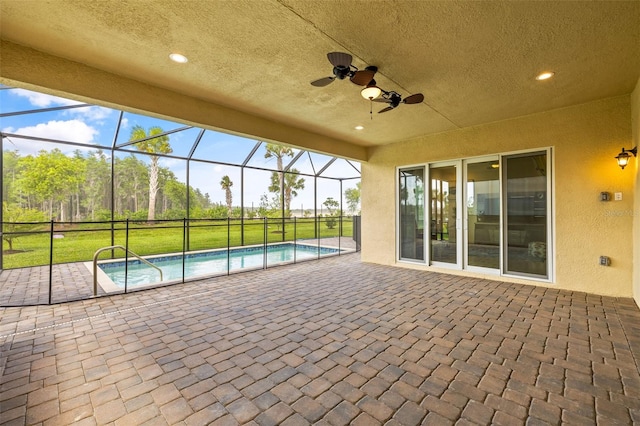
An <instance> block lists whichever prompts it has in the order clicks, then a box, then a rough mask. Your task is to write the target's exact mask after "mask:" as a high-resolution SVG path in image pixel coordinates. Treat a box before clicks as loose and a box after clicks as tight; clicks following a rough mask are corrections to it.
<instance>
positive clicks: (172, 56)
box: [169, 53, 188, 64]
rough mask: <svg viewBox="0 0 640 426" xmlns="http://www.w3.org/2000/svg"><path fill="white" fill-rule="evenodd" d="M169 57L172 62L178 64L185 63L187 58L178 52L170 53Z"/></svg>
mask: <svg viewBox="0 0 640 426" xmlns="http://www.w3.org/2000/svg"><path fill="white" fill-rule="evenodd" d="M169 59H171V60H172V61H173V62H177V63H179V64H186V63H187V61H188V59H187V57H186V56H184V55H181V54H179V53H172V54H170V55H169Z"/></svg>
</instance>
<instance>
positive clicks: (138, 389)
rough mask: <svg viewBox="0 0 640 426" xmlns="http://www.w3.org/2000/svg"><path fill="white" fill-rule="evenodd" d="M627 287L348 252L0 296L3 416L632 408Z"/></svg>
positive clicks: (249, 417)
mask: <svg viewBox="0 0 640 426" xmlns="http://www.w3.org/2000/svg"><path fill="white" fill-rule="evenodd" d="M638 324H640V310H638V308H637V307H636V306H635V304H634V302H633V301H632V300H630V299H620V298H610V297H600V296H595V295H589V294H585V293H572V292H566V291H560V290H555V289H545V288H541V287H533V286H523V285H516V284H510V283H501V282H493V281H489V280H482V279H474V278H468V277H456V276H450V275H441V274H436V273H431V272H424V271H415V270H407V269H401V268H394V267H385V266H379V265H371V264H364V263H360V262H359V259H358V255H348V256H341V257H336V258H332V259H325V260H323V261H322V262H305V263H301V264H297V265H292V266H286V267H280V268H273V269H269V270H267V271H255V272H248V273H243V274H238V275H232V276H228V277H219V278H216V279H209V280H203V281H199V282H194V283H189V284H185V285H177V286H172V287H166V288H157V289H152V290H148V291H144V292H137V293H132V294H128V295H115V296H110V297H105V298H101V299H94V300H90V301H82V302H72V303H68V304H64V305H53V306H46V307H42V306H41V307H24V308H4V309H1V310H0V332H1V333H0V349H1V355H0V378H1V384H0V413H2V415H1V419H2V421H1V422H0V423H7V424H41V423H42V424H52V425H56V424H69V423H71V422H79V423H81V424H96V423H97V424H106V423H113V424H116V425H135V424H143V423H146V424H188V425H199V424H209V423H210V424H221V425H222V424H245V423H246V424H257V425H276V424H282V425H305V424H310V423H317V424H324V425H338V424H349V423H351V424H354V425H358V424H363V425H375V424H385V425H389V426H391V425H412V424H416V425H417V424H436V425H441V424H454V423H456V422H457V423H458V424H507V425H508V424H525V423H529V424H560V423H568V424H589V423H591V424H593V423H597V422H599V423H602V424H631V423H633V422H640V409H639V407H640V370H639V368H638V360H640V326H638Z"/></svg>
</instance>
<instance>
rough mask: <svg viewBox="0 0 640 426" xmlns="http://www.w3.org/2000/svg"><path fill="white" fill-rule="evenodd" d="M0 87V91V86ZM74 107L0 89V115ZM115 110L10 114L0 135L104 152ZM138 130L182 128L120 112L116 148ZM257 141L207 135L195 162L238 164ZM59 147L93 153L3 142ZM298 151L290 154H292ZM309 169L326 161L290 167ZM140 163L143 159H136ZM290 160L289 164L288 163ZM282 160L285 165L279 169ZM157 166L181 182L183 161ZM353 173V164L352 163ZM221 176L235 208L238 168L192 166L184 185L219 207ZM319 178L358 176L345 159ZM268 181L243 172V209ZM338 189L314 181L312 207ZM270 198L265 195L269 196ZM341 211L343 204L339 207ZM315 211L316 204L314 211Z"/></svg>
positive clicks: (261, 161)
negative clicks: (231, 184)
mask: <svg viewBox="0 0 640 426" xmlns="http://www.w3.org/2000/svg"><path fill="white" fill-rule="evenodd" d="M1 87H4V86H1ZM78 104H80V103H79V102H76V101H73V100H69V99H64V98H59V97H55V96H50V95H46V94H43V93H38V92H33V91H28V90H24V89H16V88H11V89H6V90H0V113H2V114H6V113H11V112H20V111H30V110H40V109H46V108H55V107H61V106H70V105H78ZM119 116H120V111H117V110H113V109H110V108H104V107H100V106H88V107H80V108H72V109H65V110H57V111H49V112H37V113H32V114H23V115H15V116H9V117H2V118H0V129H1V130H2V132H3V133H13V134H20V135H29V136H34V137H40V138H47V139H54V140H60V141H71V142H76V143H82V144H91V145H99V146H104V147H105V148H108V147H110V146H111V145H112V143H113V138H114V135H115V132H116V128H117V123H118V119H119ZM136 125H140V126H142V127H143V128H145V129H148V128H150V127H152V126H160V127H161V128H162V129H163V130H165V131H169V130H173V129H179V128H182V127H184V125H183V124H181V123H176V122H171V121H166V120H160V119H156V118H153V117H146V116H142V115H138V114H132V113H127V112H125V113H124V114H123V118H122V122H121V126H120V132H119V134H118V140H117V143H118V144H119V143H123V142H126V141H128V140H129V136H130V133H131V129H132V128H133V127H134V126H136ZM199 132H200V129H195V128H194V129H189V130H185V131H181V132H177V133H173V134H172V135H170V144H171V147H172V149H173V154H174V155H177V156H183V157H186V156H187V155H188V153H189V151H190V150H191V148H192V146H193V142H194V141H195V139H196V137H197V135H198V134H199ZM256 143H257V140H253V139H248V138H243V137H238V136H234V135H230V134H225V133H220V132H213V131H207V132H205V135H204V137H203V139H202V140H201V142H200V144H199V145H198V148H197V149H196V151H195V154H194V159H195V158H205V159H211V160H215V161H220V162H223V163H233V164H238V163H241V162H242V161H244V159H245V158H246V156H247V155H248V154H249V153H250V152H251V150H252V149H253V147H254V146H255V144H256ZM56 147H57V148H59V149H60V150H61V151H63V152H65V153H67V154H71V153H73V151H75V150H77V149H80V150H83V151H84V150H91V149H93V148H82V147H78V146H72V145H61V144H51V143H48V142H38V141H33V140H27V139H21V138H17V137H11V138H9V139H5V145H4V149H5V150H7V149H9V150H14V149H15V150H18V151H19V153H20V154H21V155H28V154H37V152H38V151H40V150H43V149H45V150H51V149H53V148H56ZM298 152H299V150H297V149H294V154H297V153H298ZM116 155H117V156H120V157H122V156H126V155H129V154H128V153H125V152H116ZM309 156H310V157H311V159H312V160H311V161H313V166H315V169H316V171H318V170H319V169H320V168H321V167H323V166H324V165H325V164H327V162H328V161H329V160H330V159H331V157H329V156H326V155H322V154H316V153H309V154H308V155H307V154H305V155H303V156H302V157H301V158H300V159H299V160H298V161H297V162H296V163H295V165H294V167H295V168H296V169H298V170H300V171H301V172H306V173H313V166H312V162H311V161H310V160H309ZM138 158H140V159H142V160H143V161H146V160H147V157H146V156H138ZM289 160H290V159H289ZM286 163H287V161H285V164H286ZM160 164H161V165H162V166H163V167H167V168H169V169H171V170H172V171H173V173H175V175H176V176H177V178H178V180H180V181H181V182H186V161H185V160H181V159H174V158H161V159H160ZM248 164H249V165H252V166H255V167H262V168H269V169H274V168H276V163H275V159H273V158H272V159H265V158H264V146H261V147H260V149H259V150H258V151H257V152H256V153H255V154H254V156H253V157H252V158H251V160H250V162H249V163H248ZM353 164H354V165H355V166H356V167H357V168H358V169H359V167H360V166H359V164H358V163H355V162H354V163H353ZM224 175H229V177H230V178H231V180H232V181H233V182H234V184H235V185H234V187H233V188H232V190H233V195H234V205H239V204H240V169H239V168H238V167H230V166H225V165H222V164H220V165H218V164H209V163H201V162H197V161H193V162H192V163H191V168H190V183H191V185H192V186H193V187H196V188H199V189H200V191H202V192H203V193H208V194H209V195H210V197H211V200H212V201H214V202H222V203H224V200H225V195H224V191H223V190H222V189H221V188H220V185H219V182H220V180H221V178H222V176H224ZM323 175H325V176H332V177H355V176H358V172H357V171H356V170H354V168H353V167H352V166H351V165H349V164H348V163H347V162H346V161H345V160H342V159H338V160H337V161H336V162H334V163H333V164H332V165H331V166H329V167H328V168H327V170H326V172H325V173H323ZM305 180H306V182H305V189H304V190H302V191H300V194H299V195H298V197H296V198H295V199H294V200H293V202H292V206H291V208H292V209H299V208H304V209H312V208H313V198H314V191H313V177H305ZM269 182H270V173H269V172H265V171H259V170H251V169H245V206H247V207H251V206H252V205H253V206H254V207H256V208H257V207H258V204H259V202H260V196H261V195H262V194H264V193H266V192H268V190H267V187H268V186H269ZM357 182H358V180H355V179H354V180H348V181H344V183H343V191H344V190H345V189H347V188H352V187H355V185H356V183H357ZM339 196H340V187H339V183H338V182H337V181H333V180H330V179H318V202H319V204H321V203H322V202H323V201H324V200H325V199H326V198H327V197H333V198H335V199H338V197H339ZM269 197H271V194H269ZM344 207H345V209H346V205H345V206H344ZM318 208H319V209H320V205H319V206H318Z"/></svg>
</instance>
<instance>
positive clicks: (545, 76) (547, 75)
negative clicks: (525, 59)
mask: <svg viewBox="0 0 640 426" xmlns="http://www.w3.org/2000/svg"><path fill="white" fill-rule="evenodd" d="M554 74H555V73H554V72H553V71H545V72H543V73H542V74H538V76H537V77H536V80H538V81H542V80H548V79H550V78H551V77H553V75H554Z"/></svg>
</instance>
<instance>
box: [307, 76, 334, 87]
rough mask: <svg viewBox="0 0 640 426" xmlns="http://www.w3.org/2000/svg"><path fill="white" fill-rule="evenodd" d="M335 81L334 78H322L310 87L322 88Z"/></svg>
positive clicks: (313, 82)
mask: <svg viewBox="0 0 640 426" xmlns="http://www.w3.org/2000/svg"><path fill="white" fill-rule="evenodd" d="M335 79H336V78H335V77H324V78H320V79H318V80H315V81H312V82H311V85H312V86H316V87H324V86H327V85H328V84H329V83H331V82H333V80H335Z"/></svg>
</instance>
